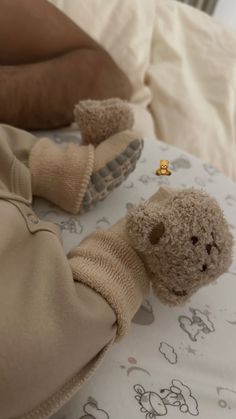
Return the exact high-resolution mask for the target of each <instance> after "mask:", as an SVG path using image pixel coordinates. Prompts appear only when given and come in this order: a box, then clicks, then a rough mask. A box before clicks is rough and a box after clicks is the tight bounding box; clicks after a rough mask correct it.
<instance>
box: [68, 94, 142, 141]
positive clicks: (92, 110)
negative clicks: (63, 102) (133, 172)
mask: <svg viewBox="0 0 236 419" xmlns="http://www.w3.org/2000/svg"><path fill="white" fill-rule="evenodd" d="M74 115H75V121H76V122H77V124H78V126H79V130H80V132H81V135H82V141H83V143H84V144H90V143H91V144H94V145H97V144H100V143H101V142H102V141H104V140H105V139H106V138H108V137H110V136H112V135H114V134H117V133H119V132H121V131H125V130H129V129H131V128H132V126H133V124H134V115H133V112H132V109H131V107H130V105H129V103H128V102H125V101H124V100H121V99H118V98H114V99H107V100H102V101H100V100H83V101H80V102H79V103H78V104H77V105H76V106H75V109H74Z"/></svg>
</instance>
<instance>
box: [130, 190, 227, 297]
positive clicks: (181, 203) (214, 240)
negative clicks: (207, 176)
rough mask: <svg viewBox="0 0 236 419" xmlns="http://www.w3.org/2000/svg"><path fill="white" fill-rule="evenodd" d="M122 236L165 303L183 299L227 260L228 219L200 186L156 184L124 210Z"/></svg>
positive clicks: (221, 269)
mask: <svg viewBox="0 0 236 419" xmlns="http://www.w3.org/2000/svg"><path fill="white" fill-rule="evenodd" d="M123 234H124V235H125V236H126V237H127V238H128V240H129V242H130V244H131V245H132V247H133V248H134V249H135V250H136V251H137V253H138V254H139V256H140V258H141V259H142V260H143V262H144V264H145V267H146V269H147V272H148V274H149V277H150V279H151V281H152V286H153V290H154V292H155V293H156V295H157V296H158V297H159V298H160V299H161V300H162V301H163V302H164V303H167V304H169V305H177V304H181V303H183V302H185V301H186V300H187V299H188V298H189V297H190V296H191V295H192V294H193V293H194V292H195V291H197V290H198V289H199V288H200V287H201V286H203V285H206V284H208V283H210V282H212V281H214V280H215V279H216V278H218V277H219V276H220V275H221V274H223V273H224V272H225V271H227V269H228V268H229V266H230V264H231V262H232V247H233V237H232V234H231V232H230V229H229V226H228V223H227V221H226V219H225V217H224V215H223V212H222V210H221V209H220V207H219V205H218V203H217V202H216V200H215V199H214V198H212V197H210V196H209V195H208V194H207V193H206V192H204V191H201V190H196V189H186V190H183V191H173V190H168V189H167V188H166V189H164V188H161V189H160V190H159V192H158V193H156V194H155V195H154V196H153V197H152V198H151V199H149V200H147V201H146V202H144V203H143V204H141V205H139V206H137V207H136V208H134V209H132V210H131V211H130V212H129V214H128V217H127V221H126V223H125V226H124V227H123Z"/></svg>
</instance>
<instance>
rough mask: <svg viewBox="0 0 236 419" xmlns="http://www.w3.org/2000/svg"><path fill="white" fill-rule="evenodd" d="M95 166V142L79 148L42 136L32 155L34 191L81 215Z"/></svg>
mask: <svg viewBox="0 0 236 419" xmlns="http://www.w3.org/2000/svg"><path fill="white" fill-rule="evenodd" d="M93 167H94V147H93V145H91V144H89V145H87V146H79V147H78V146H77V145H76V144H73V143H70V144H68V145H67V146H66V148H62V147H58V145H57V144H55V143H54V142H53V141H52V140H50V139H48V138H41V139H40V140H39V141H38V142H37V143H36V144H35V146H34V147H33V148H32V150H31V153H30V157H29V169H30V172H31V176H32V188H33V194H34V195H37V196H40V197H42V198H46V199H47V200H49V201H52V202H53V203H55V204H56V205H58V206H59V207H61V208H63V209H64V210H66V211H69V212H71V213H73V214H77V213H78V212H79V210H80V207H81V204H82V200H83V197H84V194H85V191H86V189H87V187H88V184H89V180H90V176H91V174H92V172H93Z"/></svg>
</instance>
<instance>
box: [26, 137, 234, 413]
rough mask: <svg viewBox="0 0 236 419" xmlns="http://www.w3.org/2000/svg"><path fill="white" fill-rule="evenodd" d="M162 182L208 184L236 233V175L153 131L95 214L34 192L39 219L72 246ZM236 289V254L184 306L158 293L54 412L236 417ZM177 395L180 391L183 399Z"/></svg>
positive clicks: (151, 191)
mask: <svg viewBox="0 0 236 419" xmlns="http://www.w3.org/2000/svg"><path fill="white" fill-rule="evenodd" d="M48 135H49V136H51V137H52V138H53V139H54V140H55V141H57V142H58V143H62V142H64V141H65V142H67V141H73V142H75V143H77V142H79V141H80V136H79V134H78V132H77V131H74V130H72V129H70V130H66V129H65V130H60V131H55V132H51V133H49V134H48ZM161 158H167V159H169V160H170V162H171V168H172V170H173V173H172V176H170V177H168V178H165V177H161V178H159V177H157V176H155V174H154V170H155V169H156V168H157V167H158V165H159V160H160V159H161ZM161 185H170V186H173V187H182V188H185V187H189V186H195V187H199V188H203V189H206V190H207V191H208V192H209V193H211V194H212V195H213V196H215V197H216V199H217V200H218V202H219V203H220V204H221V206H222V207H223V208H224V211H225V215H226V217H227V219H228V220H229V222H230V225H231V229H232V232H233V234H234V236H235V237H236V185H235V183H233V182H232V181H230V180H229V179H227V178H226V177H224V176H223V175H222V174H221V173H219V172H218V171H217V170H215V169H214V168H213V167H212V166H210V165H208V164H206V163H203V162H202V161H200V160H199V159H197V158H195V157H193V156H191V155H189V154H187V153H186V152H183V151H182V150H180V149H177V148H174V147H173V146H169V145H168V144H164V143H162V142H159V141H157V140H155V139H154V138H153V139H148V140H146V141H145V145H144V151H143V154H142V156H141V158H140V160H139V162H138V164H137V167H136V170H135V171H134V172H133V173H132V174H131V175H130V176H129V178H128V179H127V180H126V181H125V182H124V183H123V184H122V185H121V186H120V187H119V188H117V189H116V190H115V191H114V192H113V193H112V194H111V195H110V196H109V197H108V198H107V199H106V200H105V201H103V202H101V203H99V204H98V205H97V206H96V207H95V208H94V209H93V210H92V211H90V212H89V213H87V214H84V215H82V216H73V215H70V214H67V213H64V212H63V211H61V210H59V209H58V208H57V207H55V206H54V205H52V204H50V203H47V202H45V201H43V200H41V199H35V201H34V208H35V211H36V212H37V213H38V214H39V216H40V217H41V218H43V219H45V220H48V221H52V222H55V223H57V224H58V225H59V226H60V228H61V230H62V234H63V239H64V247H65V251H66V252H67V251H69V250H70V249H71V248H72V247H74V246H75V245H77V244H78V243H79V242H80V241H81V239H83V238H84V237H85V236H86V235H88V234H89V233H90V232H92V231H93V230H95V229H99V228H107V227H108V226H109V225H111V224H112V223H114V222H115V221H117V220H118V219H119V218H120V217H122V216H124V214H125V212H126V210H127V208H130V207H131V206H132V205H133V204H135V203H138V202H140V200H142V199H146V198H147V197H149V196H150V195H151V194H152V193H154V192H155V191H156V190H157V188H158V187H159V186H161ZM114 209H116V210H115V211H114ZM235 256H236V254H235ZM235 295H236V257H235V258H234V262H233V264H232V266H231V268H230V272H229V273H226V274H225V275H223V276H222V277H221V278H220V279H219V280H218V281H217V282H216V283H215V284H214V285H210V286H208V287H205V288H203V289H201V290H200V291H199V292H198V293H197V294H196V295H195V296H194V297H192V298H191V300H190V301H189V302H188V303H187V304H186V305H185V306H184V307H181V308H169V307H165V306H164V305H162V304H161V303H160V302H159V301H158V300H157V299H155V298H154V296H153V295H150V296H149V297H148V299H147V300H146V301H145V303H144V304H143V306H142V307H141V308H140V310H139V311H138V313H137V315H136V316H135V318H134V319H133V322H132V327H131V330H130V333H129V335H128V336H127V337H125V338H124V339H123V340H122V342H120V343H119V344H116V345H115V346H114V347H113V348H112V350H111V351H110V352H109V354H108V355H107V357H106V358H105V360H104V362H103V364H102V365H101V367H100V368H99V369H98V370H97V372H96V373H95V375H94V376H93V377H92V378H91V379H90V381H89V382H87V383H86V384H85V385H84V387H82V388H81V390H80V391H79V393H78V394H77V395H76V396H75V397H74V398H73V399H72V400H71V401H70V402H69V403H68V404H67V405H65V406H64V407H63V408H62V409H61V410H60V411H59V412H57V413H56V414H55V415H54V416H53V418H52V419H121V418H122V419H123V418H127V419H128V418H129V419H139V418H140V419H142V418H146V419H152V418H153V419H155V418H157V417H159V416H164V417H167V418H169V419H179V418H182V419H184V418H185V417H186V418H187V417H189V418H190V417H191V416H197V417H198V418H199V419H211V418H212V419H213V418H214V419H222V418H225V419H228V418H229V419H234V418H235V417H236V357H235V347H236V305H235ZM55 350H56V348H55ZM68 350H69V348H68ZM35 385H37V383H35ZM178 394H182V396H181V404H180V405H179V404H178V398H180V397H179V396H178ZM176 397H177V399H176ZM138 399H139V400H138ZM139 401H140V403H141V404H140V403H139ZM175 402H176V404H174V403H175Z"/></svg>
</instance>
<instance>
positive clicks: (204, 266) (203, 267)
mask: <svg viewBox="0 0 236 419" xmlns="http://www.w3.org/2000/svg"><path fill="white" fill-rule="evenodd" d="M206 270H207V265H206V264H205V263H204V265H202V269H201V272H205V271H206Z"/></svg>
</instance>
